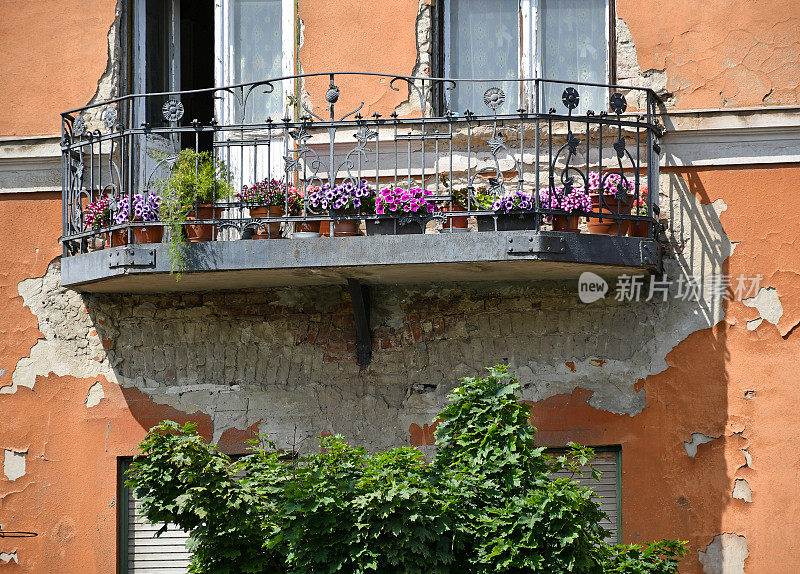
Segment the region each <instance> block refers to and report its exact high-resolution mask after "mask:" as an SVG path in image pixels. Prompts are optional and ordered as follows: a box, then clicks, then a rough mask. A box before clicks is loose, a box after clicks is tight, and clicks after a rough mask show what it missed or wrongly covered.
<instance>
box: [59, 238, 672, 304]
mask: <svg viewBox="0 0 800 574" xmlns="http://www.w3.org/2000/svg"><path fill="white" fill-rule="evenodd" d="M167 247H168V246H167V245H166V244H160V243H159V244H147V245H136V246H128V247H114V248H111V249H104V250H99V251H94V252H89V253H83V254H79V255H74V256H71V257H65V258H63V260H62V274H61V280H62V284H63V285H64V286H65V287H70V288H74V289H77V290H80V291H87V292H97V293H103V292H105V293H159V292H170V291H204V290H230V289H252V288H263V287H278V286H289V285H326V284H328V285H329V284H344V283H346V282H347V279H358V280H360V281H361V282H363V283H365V284H393V283H431V282H451V281H518V280H525V281H548V280H554V281H564V280H572V279H575V278H577V277H578V276H579V275H580V274H581V273H582V272H584V271H592V272H594V273H597V274H598V275H601V276H616V275H619V274H622V273H629V274H643V273H650V272H657V271H658V270H659V267H660V263H661V249H660V246H659V245H658V244H657V243H656V242H654V241H652V240H649V239H640V238H636V237H617V236H606V235H590V234H580V233H559V232H552V231H543V232H536V231H508V232H480V233H478V232H470V233H460V234H425V235H388V236H365V237H347V238H330V237H324V238H317V239H264V240H245V241H215V242H208V243H196V244H192V245H190V246H189V257H188V263H187V266H186V271H185V273H184V274H183V277H182V279H181V280H180V281H176V280H175V277H174V276H171V275H170V274H169V261H168V259H167Z"/></svg>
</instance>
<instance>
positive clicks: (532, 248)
mask: <svg viewBox="0 0 800 574" xmlns="http://www.w3.org/2000/svg"><path fill="white" fill-rule="evenodd" d="M507 250H508V253H509V255H523V254H528V253H564V251H565V245H564V238H563V237H552V236H548V235H539V234H538V233H537V234H524V235H523V234H521V235H515V236H513V237H509V238H508V244H507Z"/></svg>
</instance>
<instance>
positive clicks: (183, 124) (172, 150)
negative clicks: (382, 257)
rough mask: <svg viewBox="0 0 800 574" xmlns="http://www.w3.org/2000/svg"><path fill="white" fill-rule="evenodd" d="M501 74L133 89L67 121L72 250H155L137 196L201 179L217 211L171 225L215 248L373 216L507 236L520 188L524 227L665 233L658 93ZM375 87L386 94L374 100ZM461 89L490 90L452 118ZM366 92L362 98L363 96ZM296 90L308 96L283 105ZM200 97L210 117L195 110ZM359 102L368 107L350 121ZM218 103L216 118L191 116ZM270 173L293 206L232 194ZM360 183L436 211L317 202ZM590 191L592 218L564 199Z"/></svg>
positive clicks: (398, 224) (187, 209)
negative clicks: (382, 103)
mask: <svg viewBox="0 0 800 574" xmlns="http://www.w3.org/2000/svg"><path fill="white" fill-rule="evenodd" d="M321 81H323V82H324V83H325V86H326V87H325V88H324V89H322V90H317V91H318V92H319V93H317V91H315V90H313V89H312V90H311V93H310V94H309V93H308V92H306V86H311V85H317V86H319V83H320V82H321ZM501 81H502V82H503V83H504V85H505V86H508V83H509V80H506V79H503V80H496V81H493V80H456V79H443V78H425V77H411V76H392V75H384V74H356V73H336V74H305V75H298V76H291V77H284V78H277V79H273V80H265V81H261V82H255V83H250V84H242V85H236V86H228V87H222V88H213V89H208V90H194V91H188V92H176V93H159V94H137V95H129V96H124V97H120V98H116V99H113V100H109V101H107V102H104V103H101V104H97V105H92V106H87V107H83V108H79V109H76V110H71V111H69V112H65V113H64V114H62V126H63V138H62V150H63V237H62V242H63V244H64V254H65V255H73V254H76V253H81V252H84V251H86V250H90V249H96V248H98V238H104V239H105V246H106V247H108V246H109V245H111V246H113V245H115V244H121V243H137V242H143V241H150V240H151V239H147V236H146V235H142V234H139V233H136V230H137V229H147V228H151V227H152V228H156V227H159V226H161V225H162V224H163V221H136V219H137V217H138V218H140V219H141V218H142V216H141V213H138V214H137V212H136V208H137V204H136V203H137V201H141V199H142V198H138V197H137V194H142V195H143V196H144V198H146V197H148V196H150V195H158V196H165V197H166V196H169V197H173V196H174V195H175V193H176V192H175V188H176V187H180V185H184V189H183V191H184V192H185V191H186V189H187V188H186V186H187V185H188V189H189V191H191V187H192V185H195V186H199V185H200V186H201V185H210V186H211V192H210V195H211V197H210V199H207V200H208V201H209V203H210V210H209V211H207V212H205V213H204V212H203V210H201V209H200V208H199V201H197V200H195V201H194V202H190V204H187V203H186V198H185V197H184V198H183V205H182V207H181V206H180V205H177V204H176V203H175V201H176V200H175V199H174V198H173V200H172V203H171V204H170V205H171V209H172V210H173V212H174V210H175V209H178V210H181V209H182V210H183V216H181V217H177V220H176V218H175V217H173V218H172V219H171V221H172V222H173V227H172V228H171V229H172V233H181V231H180V228H181V227H184V228H187V227H189V228H192V229H195V230H196V229H197V228H199V227H200V226H212V229H213V233H211V234H210V235H209V236H206V239H208V240H216V241H222V240H238V239H243V238H248V237H253V236H254V237H262V236H266V237H274V236H276V235H283V236H291V235H293V234H299V233H302V231H301V230H302V229H307V228H308V226H307V225H306V224H308V223H312V224H313V223H315V222H321V223H322V233H323V234H331V235H334V234H335V229H334V228H335V227H340V226H339V225H337V224H338V223H340V222H342V221H358V222H359V223H361V224H362V225H361V226H360V227H356V228H355V231H354V233H356V234H362V233H364V227H366V226H365V225H364V223H368V222H373V223H374V222H378V221H380V222H382V223H385V221H389V222H390V223H391V225H390V227H391V231H390V232H397V231H398V230H400V231H402V230H403V229H404V226H405V225H407V224H416V225H417V227H418V231H419V230H420V229H421V230H422V231H425V232H427V233H436V232H451V231H454V230H466V231H475V230H476V229H479V230H492V231H493V230H502V229H508V227H506V225H507V220H508V218H507V217H505V216H504V215H502V214H501V215H498V213H497V212H496V210H495V209H493V208H496V207H498V205H497V204H498V203H499V202H498V201H497V200H503V199H504V198H505V199H507V198H509V197H512V196H515V195H516V197H517V204H516V206H517V207H521V210H522V211H523V212H524V213H522V214H517V215H515V216H514V218H513V219H514V223H513V224H512V227H514V226H516V227H519V226H523V227H529V228H532V229H536V230H548V229H555V230H562V231H568V230H572V231H573V232H574V231H576V230H577V231H580V230H583V231H584V232H586V231H590V232H595V233H597V232H598V229H599V226H598V225H596V224H605V228H604V230H601V231H599V232H600V233H605V234H612V235H626V234H629V235H638V236H643V237H649V238H653V237H654V236H655V233H656V229H657V226H658V215H659V209H658V153H659V146H658V138H659V137H660V135H661V134H662V130H661V127H660V125H659V123H658V120H657V119H656V97H655V94H654V93H653V92H652V91H651V90H649V89H644V88H633V87H626V86H613V85H599V84H587V83H580V82H566V81H560V80H559V81H555V80H544V79H523V80H515V81H513V82H512V85H514V86H515V87H516V89H515V93H513V94H509V93H504V92H503V91H502V90H501V89H500V88H498V87H495V86H493V83H494V84H496V83H499V82H501ZM314 82H316V84H314ZM372 84H374V89H375V92H374V93H364V90H365V89H367V88H368V87H369V86H370V85H372ZM351 86H352V89H351ZM365 86H367V88H365ZM462 86H469V89H471V90H473V91H474V90H476V89H477V88H480V89H483V88H484V87H486V89H485V90H484V93H483V104H484V107H483V108H482V109H479V110H450V109H448V107H447V102H448V101H449V97H448V95H449V94H450V93H452V91H453V90H458V89H466V88H462ZM356 87H357V88H358V89H359V90H361V92H360V93H361V94H363V95H358V96H356V94H357V93H359V92H356V91H355V90H356ZM554 87H556V88H557V89H558V90H561V88H563V90H562V98H561V100H560V101H559V102H557V104H554V103H552V102H547V101H545V99H546V98H545V94H552V93H554ZM584 89H585V90H593V91H594V93H597V92H598V90H600V91H601V92H602V93H604V94H606V97H605V100H606V102H607V106H605V109H598V110H587V111H585V112H584V113H581V114H578V113H577V111H578V109H579V105H580V98H581V90H584ZM348 90H349V92H348ZM389 90H395V91H398V90H400V91H401V93H402V94H403V95H405V93H406V92H407V94H408V100H407V101H406V102H404V103H403V105H402V106H399V107H396V108H394V109H380V108H379V107H376V106H373V107H372V108H370V107H369V106H367V107H366V109H365V104H364V103H363V102H361V103H360V105H359V104H358V102H359V101H361V99H362V97H363V98H364V99H367V96H369V97H370V99H372V100H377V98H376V97H373V96H375V95H376V94H377V95H381V94H384V93H389V94H390V95H391V94H392V92H391V91H389ZM367 91H369V90H368V89H367ZM292 93H302V94H303V96H302V97H293V96H291V95H289V97H288V98H287V97H286V94H292ZM254 94H258V95H259V97H258V98H255V97H253V95H254ZM261 94H266V95H267V97H268V98H271V97H274V98H276V100H275V102H274V105H272V106H271V109H272V110H278V109H280V110H282V112H283V114H284V117H281V118H276V117H264V116H266V113H267V112H266V111H264V109H263V108H262V109H261V110H255V109H253V107H254V105H255V104H254V103H253V102H255V101H258V102H259V106H261V105H263V102H264V101H265V98H264V97H262V96H261ZM315 96H319V97H318V100H319V101H315ZM345 96H347V97H345ZM268 98H267V99H268ZM323 98H324V99H323ZM340 100H341V101H340ZM203 101H205V102H206V104H207V106H206V108H203V107H202V106H201V105H199V104H198V102H203ZM347 101H350V102H356V103H355V104H354V105H352V107H351V108H348V109H345V110H344V111H343V113H340V108H341V107H342V106H343V105H346V102H347ZM212 106H213V109H215V118H214V119H213V120H208V118H206V121H204V120H203V119H200V118H190V117H188V116H187V115H186V113H185V112H186V110H187V109H189V110H192V109H211V107H212ZM156 108H160V109H161V111H162V117H163V121H162V122H161V123H159V124H158V125H155V124H149V123H146V122H144V121H141V120H142V119H143V118H148V117H152V116H153V113H152V112H153V110H154V109H156ZM397 110H400V111H401V113H398V111H397ZM362 113H364V114H369V115H362ZM182 149H189V150H192V151H193V152H195V154H197V153H200V152H203V151H204V150H207V151H208V152H209V153H208V155H207V156H198V155H193V154H192V153H187V152H185V154H186V157H187V158H192V159H191V161H193V162H194V167H193V168H191V169H189V172H190V173H188V175H187V174H184V175H185V176H186V177H188V180H187V181H184V182H183V184H181V182H179V181H178V182H176V181H175V170H176V165H179V164H180V162H181V161H182V160H181V159H180V151H181V150H182ZM202 157H208V158H209V162H210V166H211V167H210V168H209V169H210V172H208V173H212V174H215V175H212V176H211V179H210V180H209V179H208V177H209V175H208V173H205V174H203V173H201V172H202V170H203V165H201V163H202V161H201V159H199V158H202ZM206 167H208V166H206ZM184 168H185V166H184ZM192 171H193V172H194V174H192V173H191V172H192ZM193 175H194V177H192V176H193ZM203 177H206V181H205V184H203V183H202V180H203ZM170 178H173V179H172V180H171V179H170ZM270 179H274V180H276V181H280V182H281V184H282V186H283V185H284V184H285V188H284V187H281V190H282V191H286V189H288V190H289V193H283V195H282V196H281V201H280V202H277V201H276V202H275V203H280V205H272V204H271V201H272V200H271V199H269V198H267V199H266V200H265V201H258V200H256V201H251V202H246V201H244V202H243V201H241V200H239V199H238V198H237V197H231V196H227V197H223V195H225V194H224V193H223V192H224V191H225V190H228V191H233V192H240V191H241V190H242V188H243V187H244V186H247V187H248V188H249V187H252V186H253V185H254V184H256V183H257V182H259V181H262V180H270ZM198 180H199V182H198ZM170 181H172V183H173V184H174V185H170ZM363 182H366V183H363ZM348 183H349V184H351V185H353V186H356V187H358V186H362V188H364V189H368V190H370V191H373V190H381V189H383V188H386V187H390V188H395V187H402V188H404V189H409V188H422V189H425V190H428V191H429V192H430V193H429V195H427V196H426V199H427V201H429V202H432V204H433V205H435V208H434V209H433V211H432V212H431V211H427V210H424V211H423V212H421V213H412V214H408V213H400V214H399V217H394V218H388V219H387V218H386V216H385V215H379V214H378V213H376V210H375V209H374V208H373V206H372V199H374V198H364V201H363V203H362V205H361V206H359V207H358V208H357V209H356V210H354V211H353V210H350V211H345V212H343V211H342V210H336V209H331V208H330V207H331V206H330V205H328V206H327V208H325V207H324V206H323V205H322V204H320V203H318V202H317V203H316V204H313V202H312V201H310V197H311V195H310V192H311V191H313V188H315V187H319V188H321V187H324V186H325V185H326V184H328V185H337V184H348ZM268 187H269V184H268ZM296 190H299V191H296ZM582 193H588V194H589V195H590V200H585V199H584V200H582V202H581V201H579V202H578V205H579V210H573V211H570V209H571V208H573V207H575V202H572V204H570V202H569V201H568V200H566V199H565V198H567V197H568V196H569V197H573V196H575V195H576V194H577V195H581V194H582ZM170 194H172V195H170ZM270 197H272V196H270ZM589 201H591V205H590V204H589ZM167 203H169V202H167ZM178 203H180V202H178ZM520 204H521V205H520ZM176 205H177V207H176ZM259 207H262V208H263V207H267V208H269V207H277V208H278V209H273V210H264V209H261V210H258V209H257V208H259ZM281 208H282V209H281ZM160 209H161V213H162V217H161V218H160V219H165V218H164V217H163V214H164V213H166V212H167V210H168V207H167V206H166V205H162V206H161V208H160ZM516 211H519V210H516ZM261 212H265V213H261ZM128 214H134V217H130V216H129V215H128ZM464 218H467V219H464ZM144 219H148V217H146V216H145V217H144ZM565 219H566V226H565V224H564V221H565ZM132 220H133V221H132ZM330 222H334V225H331V224H330ZM476 222H477V225H476ZM577 224H580V226H578V225H577ZM587 224H588V225H589V227H591V229H588V228H587ZM385 226H386V225H385V224H384V227H385ZM351 227H352V226H351ZM576 227H577V229H576ZM359 229H361V231H359ZM176 230H177V231H176ZM115 232H116V233H115ZM311 233H312V234H313V233H314V232H313V231H312V232H311ZM351 233H352V232H351ZM367 233H369V230H367ZM167 234H169V231H168V232H167ZM296 236H298V237H300V236H301V235H296ZM303 236H306V235H303ZM195 238H196V237H195ZM201 239H202V238H201ZM101 243H102V242H101Z"/></svg>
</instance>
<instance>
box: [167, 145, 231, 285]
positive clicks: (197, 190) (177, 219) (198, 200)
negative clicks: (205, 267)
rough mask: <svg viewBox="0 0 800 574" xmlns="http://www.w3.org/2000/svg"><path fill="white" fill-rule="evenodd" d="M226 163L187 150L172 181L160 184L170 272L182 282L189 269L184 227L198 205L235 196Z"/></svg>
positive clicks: (181, 156)
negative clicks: (191, 212) (183, 273)
mask: <svg viewBox="0 0 800 574" xmlns="http://www.w3.org/2000/svg"><path fill="white" fill-rule="evenodd" d="M229 179H230V177H229V173H228V170H227V167H226V166H225V162H223V161H216V162H215V161H214V159H213V158H212V156H211V153H210V152H207V151H203V152H196V151H194V150H192V149H184V150H181V152H180V153H179V154H178V159H177V161H176V162H175V165H174V167H173V168H172V175H170V178H169V179H167V180H165V181H162V182H160V189H161V195H162V204H161V213H162V215H161V218H162V220H163V221H164V224H165V225H166V226H167V227H168V228H169V231H170V242H169V249H168V252H167V255H168V257H169V263H170V272H171V273H173V274H176V279H180V276H181V273H182V272H183V270H184V269H185V268H186V247H187V245H186V239H185V238H184V234H183V224H184V223H186V216H187V215H188V213H189V212H190V211H191V210H192V209H194V207H195V204H198V205H199V204H208V203H213V202H214V201H215V200H224V199H228V198H229V197H230V196H231V194H232V193H233V188H232V187H231V185H230V183H228V180H229Z"/></svg>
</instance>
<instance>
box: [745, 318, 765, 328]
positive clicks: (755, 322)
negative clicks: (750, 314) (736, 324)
mask: <svg viewBox="0 0 800 574" xmlns="http://www.w3.org/2000/svg"><path fill="white" fill-rule="evenodd" d="M763 322H764V319H762V318H761V317H759V318H758V319H753V320H752V321H748V322H747V330H748V331H755V330H756V329H758V326H759V325H761V323H763Z"/></svg>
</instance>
